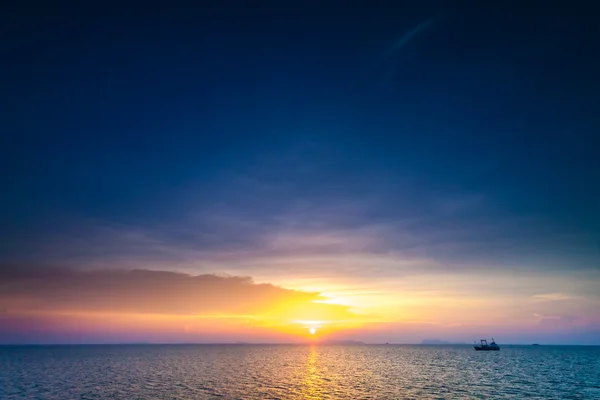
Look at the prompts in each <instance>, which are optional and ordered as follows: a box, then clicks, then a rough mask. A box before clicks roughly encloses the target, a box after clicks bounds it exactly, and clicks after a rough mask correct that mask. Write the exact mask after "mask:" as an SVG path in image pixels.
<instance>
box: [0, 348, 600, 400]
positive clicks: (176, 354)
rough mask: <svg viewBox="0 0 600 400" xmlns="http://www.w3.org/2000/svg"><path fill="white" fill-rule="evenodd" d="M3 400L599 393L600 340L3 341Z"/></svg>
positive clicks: (589, 396)
mask: <svg viewBox="0 0 600 400" xmlns="http://www.w3.org/2000/svg"><path fill="white" fill-rule="evenodd" d="M0 399H2V400H17V399H48V400H50V399H56V400H69V399H89V400H97V399H124V400H137V399H165V400H166V399H169V400H179V399H186V400H187V399H560V400H562V399H600V347H599V346H543V345H542V346H502V349H501V350H500V351H494V352H479V351H477V352H476V351H475V350H474V349H473V348H472V347H471V346H464V345H463V346H461V345H319V344H313V345H310V344H309V345H250V344H249V345H246V344H232V345H85V346H75V345H73V346H3V347H0Z"/></svg>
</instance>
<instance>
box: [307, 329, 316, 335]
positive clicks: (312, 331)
mask: <svg viewBox="0 0 600 400" xmlns="http://www.w3.org/2000/svg"><path fill="white" fill-rule="evenodd" d="M308 331H309V332H310V334H311V335H314V334H315V333H317V328H310V329H309V330H308Z"/></svg>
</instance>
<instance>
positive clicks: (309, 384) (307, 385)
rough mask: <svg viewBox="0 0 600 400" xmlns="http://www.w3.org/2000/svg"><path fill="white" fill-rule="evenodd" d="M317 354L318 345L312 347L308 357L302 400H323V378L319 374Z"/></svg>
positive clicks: (303, 380)
mask: <svg viewBox="0 0 600 400" xmlns="http://www.w3.org/2000/svg"><path fill="white" fill-rule="evenodd" d="M317 353H318V347H317V345H311V346H310V348H309V352H308V355H307V357H306V368H305V373H304V377H303V379H302V390H301V398H303V399H322V398H323V396H322V394H323V378H322V377H321V374H320V373H319V368H318V364H317Z"/></svg>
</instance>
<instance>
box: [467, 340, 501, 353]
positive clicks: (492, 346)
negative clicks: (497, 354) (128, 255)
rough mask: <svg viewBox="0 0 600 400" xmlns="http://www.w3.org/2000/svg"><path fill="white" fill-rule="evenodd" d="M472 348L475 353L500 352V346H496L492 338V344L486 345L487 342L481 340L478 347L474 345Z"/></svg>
mask: <svg viewBox="0 0 600 400" xmlns="http://www.w3.org/2000/svg"><path fill="white" fill-rule="evenodd" d="M473 347H474V348H475V350H477V351H494V350H496V351H497V350H500V346H498V345H497V344H496V342H495V341H494V338H492V342H491V343H490V344H488V342H487V340H485V339H481V344H480V345H477V344H475V345H474V346H473Z"/></svg>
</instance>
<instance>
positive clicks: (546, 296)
mask: <svg viewBox="0 0 600 400" xmlns="http://www.w3.org/2000/svg"><path fill="white" fill-rule="evenodd" d="M532 298H533V299H534V300H536V301H562V300H573V299H576V298H577V296H572V295H569V294H566V293H542V294H536V295H533V296H532Z"/></svg>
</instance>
